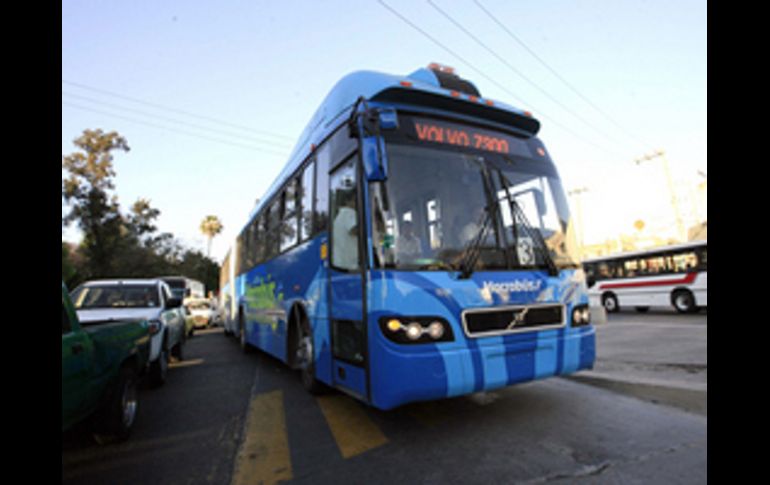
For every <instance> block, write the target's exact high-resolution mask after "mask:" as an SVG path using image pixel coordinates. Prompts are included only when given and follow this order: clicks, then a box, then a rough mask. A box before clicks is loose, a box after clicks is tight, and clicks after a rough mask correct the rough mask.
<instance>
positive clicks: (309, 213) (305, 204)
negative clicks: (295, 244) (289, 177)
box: [299, 160, 315, 242]
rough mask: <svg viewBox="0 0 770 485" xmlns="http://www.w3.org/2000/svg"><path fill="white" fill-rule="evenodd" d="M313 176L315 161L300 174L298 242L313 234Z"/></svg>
mask: <svg viewBox="0 0 770 485" xmlns="http://www.w3.org/2000/svg"><path fill="white" fill-rule="evenodd" d="M314 174H315V160H312V161H311V162H310V163H309V164H308V165H307V166H306V167H305V171H304V172H302V183H301V185H300V189H299V190H300V201H301V206H300V207H301V208H300V211H301V215H300V242H305V241H307V240H308V239H310V236H311V235H312V234H313V181H314V180H313V176H314Z"/></svg>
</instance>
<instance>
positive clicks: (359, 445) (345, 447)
mask: <svg viewBox="0 0 770 485" xmlns="http://www.w3.org/2000/svg"><path fill="white" fill-rule="evenodd" d="M316 400H317V401H318V405H319V406H320V407H321V411H322V412H323V414H324V417H325V418H326V422H327V423H328V424H329V428H330V429H331V431H332V435H333V436H334V439H335V440H336V441H337V446H338V447H339V449H340V453H342V456H343V458H350V457H353V456H356V455H359V454H361V453H363V452H365V451H369V450H371V449H374V448H377V447H379V446H382V445H384V444H385V443H387V442H388V439H387V438H386V437H385V435H384V434H382V431H380V428H378V427H377V425H376V424H374V423H373V422H372V420H371V419H369V417H368V416H367V415H366V413H365V412H364V410H363V409H361V405H359V404H358V403H357V402H356V401H354V400H353V399H351V398H349V397H347V396H343V395H332V396H319V397H317V398H316Z"/></svg>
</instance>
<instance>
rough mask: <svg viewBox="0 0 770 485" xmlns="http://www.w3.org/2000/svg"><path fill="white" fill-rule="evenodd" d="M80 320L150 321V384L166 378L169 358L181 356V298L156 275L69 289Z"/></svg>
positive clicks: (183, 340)
mask: <svg viewBox="0 0 770 485" xmlns="http://www.w3.org/2000/svg"><path fill="white" fill-rule="evenodd" d="M72 301H73V303H74V305H75V310H76V311H77V314H78V318H79V319H80V321H81V322H91V321H104V320H110V319H112V320H125V319H137V318H139V319H144V320H148V321H149V322H150V335H151V339H150V375H149V378H150V384H151V385H152V386H156V387H157V386H160V385H162V384H164V383H165V382H166V377H167V374H168V363H169V358H170V357H174V358H175V359H176V360H182V359H183V349H184V344H185V342H186V340H187V334H186V332H185V317H184V313H183V312H184V310H183V309H182V308H181V307H182V301H181V300H180V299H179V298H174V297H173V296H172V294H171V289H170V288H169V286H168V284H166V283H165V282H164V281H162V280H160V279H157V278H155V279H124V280H95V281H87V282H85V283H83V284H82V285H80V286H78V287H77V288H76V289H75V290H74V291H73V292H72Z"/></svg>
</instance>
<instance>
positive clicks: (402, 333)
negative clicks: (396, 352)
mask: <svg viewBox="0 0 770 485" xmlns="http://www.w3.org/2000/svg"><path fill="white" fill-rule="evenodd" d="M380 327H381V329H382V332H383V334H384V335H385V337H387V338H388V340H392V341H393V342H397V343H400V344H412V343H430V342H447V341H451V340H454V336H453V334H452V329H451V327H450V326H449V323H448V322H447V321H446V320H444V319H442V318H430V317H416V318H409V317H406V318H402V317H398V318H393V317H391V318H385V319H381V320H380Z"/></svg>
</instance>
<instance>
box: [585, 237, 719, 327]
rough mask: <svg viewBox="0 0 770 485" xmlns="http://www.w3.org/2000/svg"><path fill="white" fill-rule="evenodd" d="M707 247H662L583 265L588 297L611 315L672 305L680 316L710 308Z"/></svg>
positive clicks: (703, 243) (700, 243)
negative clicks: (622, 311) (632, 308)
mask: <svg viewBox="0 0 770 485" xmlns="http://www.w3.org/2000/svg"><path fill="white" fill-rule="evenodd" d="M706 260H707V258H706V241H694V242H689V243H682V244H675V245H671V246H662V247H657V248H653V249H647V250H644V251H633V252H627V253H621V254H616V255H612V256H602V257H598V258H589V259H586V260H584V261H583V268H584V269H585V272H586V278H587V281H588V293H589V297H591V298H592V299H598V300H599V301H601V304H602V305H603V306H604V308H605V309H606V310H607V312H608V313H611V312H617V311H618V310H619V309H620V308H623V307H634V308H635V309H636V310H637V311H640V312H645V311H647V310H649V308H650V307H651V306H668V305H672V306H673V307H674V308H675V309H676V311H678V312H680V313H692V312H697V311H698V309H699V308H700V307H706V306H708V300H707V296H708V294H707V290H706V283H707V272H706Z"/></svg>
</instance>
